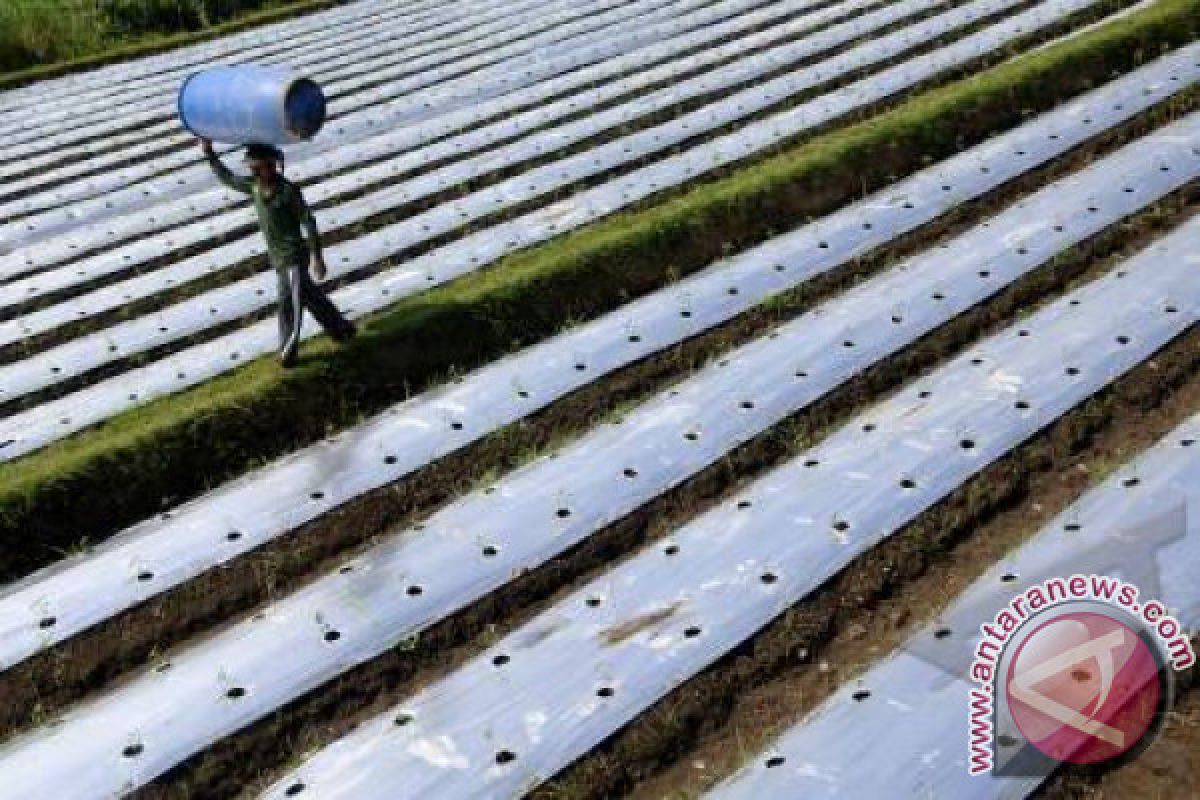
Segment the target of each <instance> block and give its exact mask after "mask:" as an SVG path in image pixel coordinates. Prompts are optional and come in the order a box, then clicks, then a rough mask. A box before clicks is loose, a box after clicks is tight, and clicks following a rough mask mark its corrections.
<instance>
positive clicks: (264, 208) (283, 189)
mask: <svg viewBox="0 0 1200 800" xmlns="http://www.w3.org/2000/svg"><path fill="white" fill-rule="evenodd" d="M208 163H209V165H210V166H211V167H212V170H213V172H215V173H216V175H217V180H219V181H220V182H221V183H223V184H225V185H226V186H228V187H229V188H230V189H234V190H236V191H239V192H243V193H245V194H248V195H250V197H251V198H252V199H253V200H254V210H255V211H256V212H257V213H258V225H259V227H260V228H261V229H262V232H263V237H264V238H265V239H266V240H267V258H268V260H270V262H271V266H273V267H275V268H276V269H288V268H289V267H292V266H294V265H296V264H306V263H307V262H308V259H309V257H310V256H319V255H320V254H321V237H320V234H319V233H318V232H317V221H316V220H315V219H313V215H312V211H310V210H309V208H308V204H307V203H305V202H304V195H303V194H301V193H300V187H298V186H296V184H294V183H292V182H291V181H289V180H287V179H286V178H284V177H283V176H282V175H281V176H280V177H279V180H278V181H277V182H276V184H275V188H274V189H272V190H271V191H270V192H266V191H263V190H262V189H261V188H260V187H259V185H258V183H257V182H256V181H254V180H252V179H250V178H245V177H242V176H241V175H237V174H235V173H234V172H233V171H232V170H230V169H229V167H226V166H225V165H224V164H223V163H221V159H219V158H217V156H216V154H215V153H214V154H213V155H211V156H209V158H208ZM301 231H303V232H304V234H305V235H306V236H307V237H308V240H307V242H306V241H305V236H303V235H301Z"/></svg>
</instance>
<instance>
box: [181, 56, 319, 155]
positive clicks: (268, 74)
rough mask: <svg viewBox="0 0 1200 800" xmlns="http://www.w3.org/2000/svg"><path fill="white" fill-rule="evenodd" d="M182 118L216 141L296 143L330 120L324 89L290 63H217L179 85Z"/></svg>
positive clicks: (188, 124)
mask: <svg viewBox="0 0 1200 800" xmlns="http://www.w3.org/2000/svg"><path fill="white" fill-rule="evenodd" d="M179 119H180V121H181V122H182V123H183V127H185V128H187V129H188V130H189V131H191V132H192V133H194V134H196V135H197V136H201V137H203V138H205V139H211V140H213V141H216V142H227V143H229V144H251V143H255V142H257V143H260V144H276V145H279V144H291V143H292V142H298V141H301V140H304V139H311V138H312V137H313V136H315V135H316V133H317V131H319V130H320V129H321V126H322V125H323V124H325V95H324V93H323V92H322V91H321V87H320V86H318V85H317V84H316V83H314V82H313V81H311V80H309V79H308V78H303V77H300V76H298V75H296V74H295V73H293V72H292V71H291V70H289V69H287V68H286V67H262V66H256V65H250V64H245V65H238V66H222V67H213V68H212V69H206V70H204V71H203V72H197V73H195V74H194V75H190V76H188V78H187V79H186V80H184V82H183V85H182V86H180V87H179Z"/></svg>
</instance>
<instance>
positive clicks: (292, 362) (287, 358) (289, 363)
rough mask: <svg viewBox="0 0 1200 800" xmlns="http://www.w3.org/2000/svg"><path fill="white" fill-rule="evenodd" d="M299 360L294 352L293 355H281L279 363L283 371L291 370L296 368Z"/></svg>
mask: <svg viewBox="0 0 1200 800" xmlns="http://www.w3.org/2000/svg"><path fill="white" fill-rule="evenodd" d="M299 360H300V357H299V356H298V355H297V354H296V353H294V352H293V353H284V354H283V355H281V356H280V357H279V363H280V364H281V365H282V366H283V368H284V369H291V368H292V367H294V366H296V363H297V362H298V361H299Z"/></svg>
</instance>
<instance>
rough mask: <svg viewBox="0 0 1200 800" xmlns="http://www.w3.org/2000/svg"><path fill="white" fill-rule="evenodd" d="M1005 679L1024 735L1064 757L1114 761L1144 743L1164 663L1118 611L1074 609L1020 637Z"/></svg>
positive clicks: (1013, 713)
mask: <svg viewBox="0 0 1200 800" xmlns="http://www.w3.org/2000/svg"><path fill="white" fill-rule="evenodd" d="M1002 678H1003V684H1002V685H1003V688H1004V691H1005V693H1006V699H1007V701H1008V708H1009V712H1010V714H1011V716H1012V720H1013V722H1014V723H1015V724H1016V726H1017V728H1018V729H1019V730H1020V732H1021V735H1022V736H1023V738H1024V739H1025V740H1026V741H1027V742H1028V743H1029V744H1031V745H1033V746H1034V747H1036V748H1037V749H1038V750H1040V751H1041V752H1042V753H1044V754H1045V755H1047V756H1049V757H1050V758H1052V759H1054V760H1056V761H1059V762H1068V763H1075V764H1094V763H1097V762H1100V761H1107V760H1109V759H1112V758H1116V757H1117V756H1119V755H1121V754H1123V753H1125V752H1126V751H1128V750H1130V749H1131V748H1133V747H1134V746H1135V745H1137V744H1138V743H1139V742H1140V741H1141V740H1142V738H1143V737H1144V736H1145V735H1146V732H1147V731H1148V730H1149V729H1150V727H1151V725H1152V724H1153V723H1154V721H1155V718H1156V715H1157V714H1158V712H1159V710H1160V709H1159V701H1160V695H1161V686H1160V683H1161V681H1160V678H1161V665H1160V663H1159V661H1158V659H1156V657H1155V654H1154V651H1153V650H1152V649H1151V647H1150V645H1148V644H1147V643H1146V641H1144V639H1143V638H1142V636H1140V635H1139V633H1138V632H1137V631H1136V630H1134V628H1132V627H1130V626H1129V625H1127V624H1125V623H1124V622H1122V621H1121V620H1119V619H1117V618H1116V615H1110V614H1105V613H1097V612H1094V611H1072V612H1067V613H1064V614H1060V615H1056V616H1054V617H1053V618H1051V619H1049V620H1047V621H1045V622H1043V623H1042V624H1041V625H1038V626H1037V627H1036V628H1034V629H1033V630H1032V631H1031V632H1030V633H1029V635H1028V636H1026V637H1024V639H1023V641H1021V642H1020V644H1019V647H1018V648H1017V649H1016V651H1015V652H1014V654H1013V656H1012V659H1011V661H1010V662H1009V664H1008V669H1007V673H1006V674H1005V675H1003V676H1002ZM997 688H999V687H997Z"/></svg>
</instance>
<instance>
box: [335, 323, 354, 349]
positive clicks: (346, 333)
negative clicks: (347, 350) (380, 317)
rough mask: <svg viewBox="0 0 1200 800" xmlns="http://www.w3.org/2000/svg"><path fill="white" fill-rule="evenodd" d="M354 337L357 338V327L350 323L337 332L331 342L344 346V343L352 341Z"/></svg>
mask: <svg viewBox="0 0 1200 800" xmlns="http://www.w3.org/2000/svg"><path fill="white" fill-rule="evenodd" d="M355 336H358V327H357V326H356V325H355V324H354V323H353V322H351V323H348V324H347V325H346V327H345V328H343V329H342V330H340V331H338V332H337V335H336V336H334V337H333V340H334V341H335V342H337V343H338V344H345V343H346V342H348V341H350V340H351V339H353V338H354V337H355Z"/></svg>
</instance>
